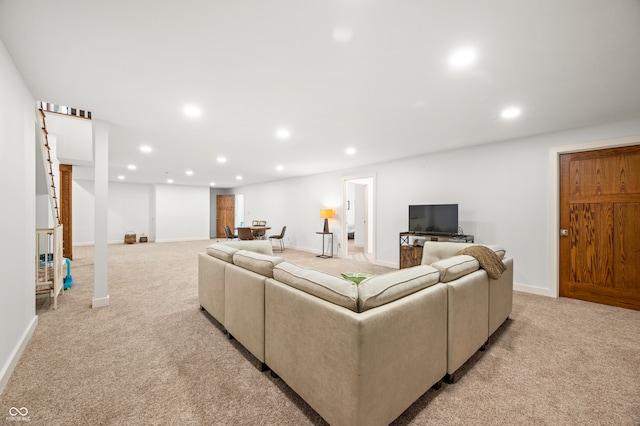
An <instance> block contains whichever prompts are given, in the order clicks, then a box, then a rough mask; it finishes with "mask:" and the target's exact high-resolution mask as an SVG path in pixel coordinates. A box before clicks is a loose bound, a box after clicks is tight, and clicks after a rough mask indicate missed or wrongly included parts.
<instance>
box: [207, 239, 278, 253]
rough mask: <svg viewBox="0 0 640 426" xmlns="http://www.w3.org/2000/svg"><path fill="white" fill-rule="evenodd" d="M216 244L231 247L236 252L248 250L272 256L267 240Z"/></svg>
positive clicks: (271, 249) (269, 242)
mask: <svg viewBox="0 0 640 426" xmlns="http://www.w3.org/2000/svg"><path fill="white" fill-rule="evenodd" d="M218 244H222V245H225V246H227V247H233V248H234V249H236V250H248V251H252V252H255V253H261V254H268V255H273V248H272V246H271V241H267V240H250V241H225V242H221V243H218Z"/></svg>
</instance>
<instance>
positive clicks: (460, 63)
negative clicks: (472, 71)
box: [449, 47, 478, 69]
mask: <svg viewBox="0 0 640 426" xmlns="http://www.w3.org/2000/svg"><path fill="white" fill-rule="evenodd" d="M477 56H478V55H477V53H476V51H475V49H472V48H470V47H465V48H463V49H459V50H456V51H455V52H453V53H452V54H451V56H449V66H451V68H454V69H462V68H466V67H468V66H470V65H471V64H473V63H474V62H475V61H476V58H477Z"/></svg>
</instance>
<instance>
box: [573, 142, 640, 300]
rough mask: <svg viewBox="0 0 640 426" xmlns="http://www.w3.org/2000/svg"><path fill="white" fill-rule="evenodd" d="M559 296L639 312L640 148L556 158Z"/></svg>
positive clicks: (617, 149) (575, 154) (580, 153)
mask: <svg viewBox="0 0 640 426" xmlns="http://www.w3.org/2000/svg"><path fill="white" fill-rule="evenodd" d="M560 228H561V230H560V235H561V236H560V296H566V297H572V298H575V299H581V300H588V301H591V302H598V303H604V304H607V305H614V306H621V307H624V308H631V309H638V310H640V145H635V146H630V147H622V148H611V149H603V150H598V151H587V152H577V153H571V154H563V155H561V156H560Z"/></svg>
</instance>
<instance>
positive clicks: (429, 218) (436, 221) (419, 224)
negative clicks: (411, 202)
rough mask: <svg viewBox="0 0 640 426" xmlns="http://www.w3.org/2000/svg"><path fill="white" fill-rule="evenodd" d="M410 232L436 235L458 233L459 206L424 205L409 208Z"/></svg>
mask: <svg viewBox="0 0 640 426" xmlns="http://www.w3.org/2000/svg"><path fill="white" fill-rule="evenodd" d="M409 232H418V233H425V234H434V235H455V234H457V233H458V205H457V204H423V205H415V206H409Z"/></svg>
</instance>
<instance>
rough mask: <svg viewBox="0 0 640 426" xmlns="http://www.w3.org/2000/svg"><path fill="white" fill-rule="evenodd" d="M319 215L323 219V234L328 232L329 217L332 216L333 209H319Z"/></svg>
mask: <svg viewBox="0 0 640 426" xmlns="http://www.w3.org/2000/svg"><path fill="white" fill-rule="evenodd" d="M320 217H321V218H323V219H324V231H322V232H324V233H325V234H328V233H329V218H330V217H333V210H331V209H328V210H320Z"/></svg>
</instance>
